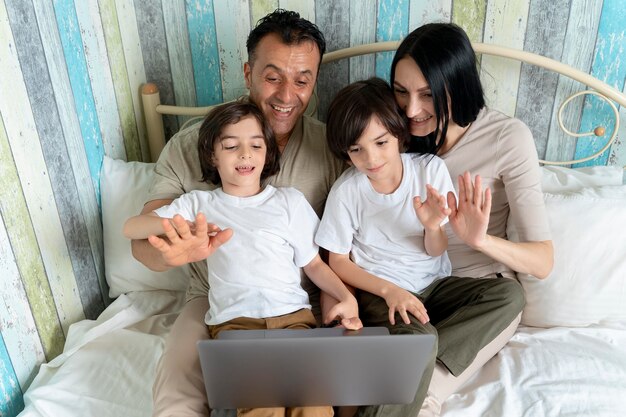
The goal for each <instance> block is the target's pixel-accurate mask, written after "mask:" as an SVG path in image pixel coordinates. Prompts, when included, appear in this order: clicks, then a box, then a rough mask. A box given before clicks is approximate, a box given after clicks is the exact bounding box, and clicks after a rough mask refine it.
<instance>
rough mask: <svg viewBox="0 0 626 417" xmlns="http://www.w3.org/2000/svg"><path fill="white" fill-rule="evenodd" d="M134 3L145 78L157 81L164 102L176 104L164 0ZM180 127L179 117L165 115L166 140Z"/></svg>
mask: <svg viewBox="0 0 626 417" xmlns="http://www.w3.org/2000/svg"><path fill="white" fill-rule="evenodd" d="M134 4H135V15H136V16H137V28H138V30H139V41H140V43H141V54H142V57H143V63H144V68H145V71H146V80H147V81H148V82H151V83H156V85H157V86H158V87H159V93H160V97H161V103H163V104H175V103H176V100H175V98H174V85H173V81H172V72H171V69H170V64H169V56H168V54H169V51H168V50H167V41H166V37H165V23H164V21H163V10H162V9H161V1H160V0H145V1H136V2H134ZM178 126H179V125H178V120H177V119H176V117H174V116H164V117H163V128H164V130H165V140H168V139H169V138H171V137H172V135H173V134H174V133H176V132H177V131H178Z"/></svg>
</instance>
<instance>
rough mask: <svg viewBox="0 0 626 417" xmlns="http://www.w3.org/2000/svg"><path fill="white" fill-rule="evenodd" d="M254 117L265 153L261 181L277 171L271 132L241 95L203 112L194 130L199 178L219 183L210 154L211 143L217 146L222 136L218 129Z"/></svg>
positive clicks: (278, 166) (278, 168)
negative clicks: (204, 115) (204, 116)
mask: <svg viewBox="0 0 626 417" xmlns="http://www.w3.org/2000/svg"><path fill="white" fill-rule="evenodd" d="M248 116H252V117H254V118H255V119H256V120H257V122H259V125H260V126H261V131H262V132H263V138H264V139H265V146H266V147H267V153H266V155H265V165H264V166H263V171H262V172H261V181H262V180H264V179H265V178H267V177H270V176H272V175H274V174H276V173H278V171H279V170H280V163H279V158H280V154H279V152H278V145H276V138H275V137H274V132H273V131H272V129H271V128H270V126H269V124H268V123H267V122H266V121H265V117H264V116H263V113H262V112H261V110H259V108H258V107H257V106H256V105H255V104H254V103H252V102H250V101H249V100H248V99H247V98H245V97H244V98H242V99H239V100H237V101H234V102H231V103H225V104H222V105H219V106H217V107H215V108H214V109H213V110H211V111H210V112H209V114H207V116H206V118H205V119H204V122H202V126H200V131H199V133H198V155H199V156H200V168H201V169H202V181H204V182H208V183H212V184H220V183H221V179H220V174H219V173H218V172H217V168H216V167H215V165H213V155H214V154H215V151H214V150H215V146H217V145H219V143H220V141H221V139H222V131H223V130H224V127H226V126H227V125H232V124H235V123H239V121H240V120H241V119H243V118H245V117H248Z"/></svg>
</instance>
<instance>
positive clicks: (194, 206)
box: [155, 185, 319, 324]
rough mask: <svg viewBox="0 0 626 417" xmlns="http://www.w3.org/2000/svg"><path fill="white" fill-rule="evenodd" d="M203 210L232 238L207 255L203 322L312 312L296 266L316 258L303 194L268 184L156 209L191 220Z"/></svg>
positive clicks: (314, 221)
mask: <svg viewBox="0 0 626 417" xmlns="http://www.w3.org/2000/svg"><path fill="white" fill-rule="evenodd" d="M199 212H202V213H204V215H205V216H206V218H207V221H208V222H209V223H214V224H216V225H217V226H219V227H220V228H222V229H226V228H231V229H232V230H233V236H232V238H231V239H230V240H229V241H228V242H226V243H225V244H224V245H222V246H221V247H220V248H218V250H217V251H216V252H215V253H213V255H211V256H209V258H208V259H207V266H208V270H209V276H208V280H209V285H210V290H209V311H208V312H207V314H206V317H205V321H206V323H207V324H219V323H224V322H226V321H228V320H232V319H234V318H236V317H252V318H264V317H274V316H279V315H283V314H288V313H292V312H294V311H297V310H300V309H302V308H311V305H310V304H309V298H308V294H307V292H306V291H304V289H302V285H301V276H300V269H299V268H300V267H303V266H305V265H307V264H308V263H309V262H311V260H313V258H314V257H315V255H317V254H318V249H319V248H318V246H317V245H316V244H315V243H314V241H313V237H314V236H315V231H316V229H317V226H318V224H319V219H318V217H317V215H316V214H315V212H314V211H313V209H312V208H311V206H310V204H309V203H308V202H307V201H306V199H305V198H304V195H303V194H302V193H300V192H299V191H297V190H296V189H294V188H282V187H281V188H274V187H272V186H271V185H268V186H266V187H265V189H264V190H263V191H262V192H261V193H259V194H257V195H254V196H251V197H235V196H232V195H228V194H226V193H224V191H223V190H222V189H221V188H218V189H216V190H214V191H192V192H190V193H187V194H183V195H181V196H180V197H179V198H177V199H176V200H174V201H173V202H172V204H170V205H168V206H164V207H161V208H159V209H157V210H155V213H156V214H157V215H158V216H159V217H167V218H171V217H173V216H174V215H175V214H180V215H181V216H183V217H184V218H185V219H186V220H189V221H193V220H195V217H196V215H197V213H199Z"/></svg>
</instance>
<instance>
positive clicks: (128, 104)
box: [98, 0, 142, 161]
mask: <svg viewBox="0 0 626 417" xmlns="http://www.w3.org/2000/svg"><path fill="white" fill-rule="evenodd" d="M98 5H99V6H100V18H101V19H102V29H103V30H104V41H105V42H106V46H107V48H106V49H107V53H108V56H109V66H110V68H111V75H112V77H113V86H114V88H115V98H116V101H117V113H118V114H119V117H120V123H121V125H122V126H121V127H122V136H123V137H124V148H125V149H126V159H127V160H129V161H141V160H142V156H141V147H140V144H139V135H138V133H137V121H136V119H135V112H134V110H133V99H132V96H131V92H130V84H129V82H128V73H127V72H126V60H125V57H124V48H123V47H122V35H121V33H120V26H119V24H118V20H117V9H116V8H115V0H98Z"/></svg>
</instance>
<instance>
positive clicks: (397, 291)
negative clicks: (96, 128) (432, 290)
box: [384, 284, 430, 324]
mask: <svg viewBox="0 0 626 417" xmlns="http://www.w3.org/2000/svg"><path fill="white" fill-rule="evenodd" d="M384 298H385V302H386V303H387V306H388V307H389V323H391V324H396V319H395V315H396V312H397V313H399V314H400V317H402V321H403V322H404V323H405V324H410V323H411V320H410V319H409V315H408V313H411V314H412V315H413V316H414V317H415V318H416V319H418V320H419V321H420V322H421V323H422V324H426V323H428V321H430V318H429V317H428V314H427V313H426V307H424V304H422V302H421V301H420V300H419V298H417V297H416V296H414V295H413V294H411V293H410V292H408V291H407V290H405V289H403V288H400V287H398V286H397V285H394V284H391V285H390V286H389V289H388V290H387V292H386V294H385V295H384Z"/></svg>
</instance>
